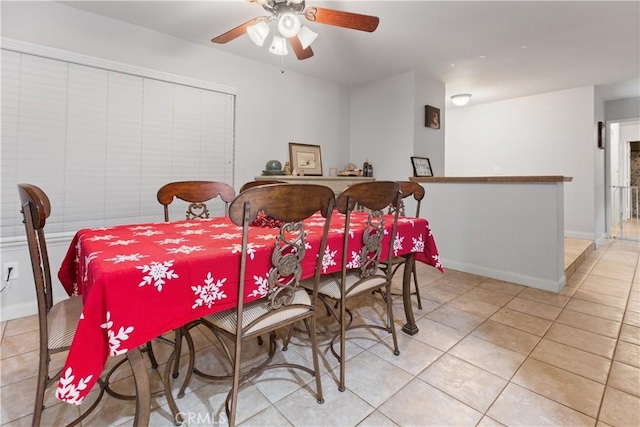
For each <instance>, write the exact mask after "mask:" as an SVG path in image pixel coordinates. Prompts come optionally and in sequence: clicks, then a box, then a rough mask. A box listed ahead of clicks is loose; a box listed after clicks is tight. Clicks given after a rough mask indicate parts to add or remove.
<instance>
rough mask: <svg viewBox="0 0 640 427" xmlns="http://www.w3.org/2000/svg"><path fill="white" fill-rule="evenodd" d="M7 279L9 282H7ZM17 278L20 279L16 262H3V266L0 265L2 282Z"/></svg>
mask: <svg viewBox="0 0 640 427" xmlns="http://www.w3.org/2000/svg"><path fill="white" fill-rule="evenodd" d="M9 269H11V276H9ZM7 277H8V278H9V280H7ZM18 277H20V274H19V270H18V261H13V262H5V263H4V264H2V281H3V282H8V281H11V280H13V279H17V278H18Z"/></svg>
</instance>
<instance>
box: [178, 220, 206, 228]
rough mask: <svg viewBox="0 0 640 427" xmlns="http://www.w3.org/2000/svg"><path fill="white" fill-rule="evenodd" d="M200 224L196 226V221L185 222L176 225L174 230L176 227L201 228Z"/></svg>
mask: <svg viewBox="0 0 640 427" xmlns="http://www.w3.org/2000/svg"><path fill="white" fill-rule="evenodd" d="M201 226H202V224H198V223H197V222H196V221H187V222H183V223H181V224H176V228H177V227H186V228H189V227H201Z"/></svg>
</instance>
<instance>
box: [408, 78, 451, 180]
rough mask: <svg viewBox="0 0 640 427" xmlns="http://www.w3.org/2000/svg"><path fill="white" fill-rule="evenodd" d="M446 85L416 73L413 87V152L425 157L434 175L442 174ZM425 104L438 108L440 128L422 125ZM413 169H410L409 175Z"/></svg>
mask: <svg viewBox="0 0 640 427" xmlns="http://www.w3.org/2000/svg"><path fill="white" fill-rule="evenodd" d="M445 94H446V87H445V85H444V84H442V82H439V81H436V80H433V79H429V78H427V77H424V76H421V75H419V74H416V79H415V88H414V100H413V102H414V112H415V122H414V126H413V132H414V134H413V154H414V155H415V156H419V157H427V158H429V161H430V163H431V170H432V172H433V174H434V176H444V164H445V161H444V151H445V150H444V135H445V129H446V127H447V112H446V110H445ZM425 105H431V106H432V107H436V108H439V109H440V129H431V128H428V127H426V126H425V125H424V122H425V114H424V107H425ZM411 173H413V169H411V170H410V175H411Z"/></svg>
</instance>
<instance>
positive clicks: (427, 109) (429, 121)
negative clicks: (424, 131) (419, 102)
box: [424, 105, 440, 129]
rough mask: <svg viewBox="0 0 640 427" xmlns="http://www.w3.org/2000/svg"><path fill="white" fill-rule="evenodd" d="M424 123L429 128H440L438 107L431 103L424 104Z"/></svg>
mask: <svg viewBox="0 0 640 427" xmlns="http://www.w3.org/2000/svg"><path fill="white" fill-rule="evenodd" d="M424 125H425V126H426V127H428V128H431V129H440V109H439V108H436V107H432V106H431V105H425V106H424Z"/></svg>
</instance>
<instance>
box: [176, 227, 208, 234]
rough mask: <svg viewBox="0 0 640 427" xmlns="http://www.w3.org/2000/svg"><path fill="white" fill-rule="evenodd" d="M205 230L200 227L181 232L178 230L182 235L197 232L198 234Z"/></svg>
mask: <svg viewBox="0 0 640 427" xmlns="http://www.w3.org/2000/svg"><path fill="white" fill-rule="evenodd" d="M206 232H207V231H206V230H204V229H202V228H198V229H197V230H191V229H189V230H184V231H182V232H180V234H182V235H183V236H192V235H194V234H198V235H202V234H204V233H206Z"/></svg>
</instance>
